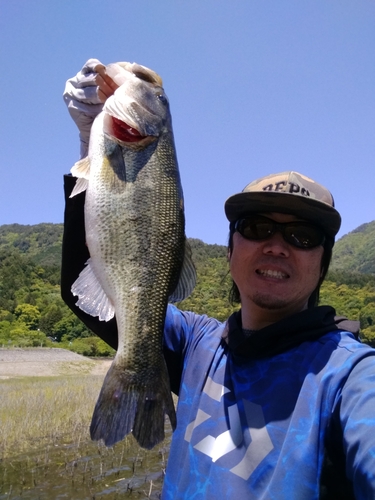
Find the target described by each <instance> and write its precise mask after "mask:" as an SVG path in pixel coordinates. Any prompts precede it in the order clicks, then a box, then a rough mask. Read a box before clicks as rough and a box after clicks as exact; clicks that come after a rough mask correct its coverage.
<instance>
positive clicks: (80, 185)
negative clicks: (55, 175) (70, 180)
mask: <svg viewBox="0 0 375 500" xmlns="http://www.w3.org/2000/svg"><path fill="white" fill-rule="evenodd" d="M70 173H71V174H72V175H73V176H74V177H77V181H76V183H75V186H74V189H73V191H72V192H71V194H70V196H69V198H73V197H74V196H76V195H77V194H79V193H82V192H83V191H86V189H87V186H88V184H89V178H90V160H89V159H88V157H87V156H86V158H83V159H82V160H79V161H77V162H76V163H75V164H74V165H73V166H72V168H71V169H70Z"/></svg>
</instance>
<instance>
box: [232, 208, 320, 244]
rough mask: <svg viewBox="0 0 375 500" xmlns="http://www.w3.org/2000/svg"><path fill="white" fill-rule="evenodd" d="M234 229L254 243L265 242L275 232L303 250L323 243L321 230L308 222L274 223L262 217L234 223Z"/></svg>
mask: <svg viewBox="0 0 375 500" xmlns="http://www.w3.org/2000/svg"><path fill="white" fill-rule="evenodd" d="M234 229H235V231H238V232H239V233H240V235H241V236H243V237H244V238H246V239H247V240H254V241H258V240H266V239H268V238H271V236H273V235H274V234H275V233H276V231H280V232H281V234H282V235H283V238H284V240H285V241H286V242H287V243H290V244H291V245H293V246H294V247H297V248H301V249H303V250H309V249H310V248H315V247H318V246H319V245H323V243H324V241H325V235H324V232H323V231H322V229H320V228H319V227H317V226H314V225H313V224H310V223H309V222H304V221H293V222H275V221H274V220H272V219H269V218H268V217H264V216H263V215H254V216H250V217H247V218H245V219H239V220H238V221H237V222H236V223H235V226H234Z"/></svg>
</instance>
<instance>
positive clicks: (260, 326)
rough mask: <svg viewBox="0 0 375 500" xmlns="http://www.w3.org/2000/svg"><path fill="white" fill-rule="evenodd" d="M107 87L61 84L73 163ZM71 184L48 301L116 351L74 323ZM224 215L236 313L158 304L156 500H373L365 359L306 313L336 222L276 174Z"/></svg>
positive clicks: (75, 250) (331, 319)
mask: <svg viewBox="0 0 375 500" xmlns="http://www.w3.org/2000/svg"><path fill="white" fill-rule="evenodd" d="M97 86H98V87H97ZM115 88H116V84H114V82H113V81H112V80H111V79H110V78H108V76H107V75H106V73H105V67H104V66H103V65H101V64H100V63H99V61H96V60H90V61H88V63H86V65H85V66H84V68H83V70H82V71H81V72H80V73H78V75H77V76H76V77H74V78H72V79H71V80H69V81H68V82H67V87H66V89H65V93H64V98H65V101H66V103H67V104H68V108H69V110H70V112H71V115H72V116H73V118H74V119H75V121H76V123H77V125H78V126H79V128H80V132H81V152H82V155H83V156H84V155H85V154H86V152H87V143H88V133H89V129H90V120H91V121H92V119H93V117H94V116H95V114H96V113H97V112H98V110H99V111H100V109H101V106H100V102H103V101H104V100H105V99H106V97H108V96H109V95H110V94H111V93H113V91H114V90H115ZM95 106H96V108H95ZM74 182H75V179H74V178H72V177H69V176H67V177H66V178H65V183H66V197H67V204H66V211H65V232H64V244H63V263H62V295H63V298H64V300H65V301H66V302H67V304H68V305H69V306H70V307H71V308H72V310H73V311H74V312H75V313H76V314H77V315H78V316H79V317H80V318H81V319H82V320H83V321H84V322H85V323H86V324H87V325H88V326H89V327H90V328H91V329H92V330H93V331H94V332H96V333H97V334H98V335H99V336H100V337H102V338H103V339H104V340H105V341H106V342H108V343H109V344H110V345H112V346H113V347H116V345H117V331H116V324H115V321H113V320H112V321H110V322H108V323H105V322H99V321H98V320H97V318H92V317H90V316H88V315H86V314H85V313H84V312H82V311H81V310H80V309H78V308H77V307H76V306H75V300H76V299H75V298H74V297H73V296H72V295H71V292H70V286H71V284H72V283H73V281H74V280H75V279H76V277H77V276H78V274H79V272H80V271H81V270H82V268H83V266H84V263H85V261H86V260H87V257H88V254H87V249H86V247H85V236H84V222H83V203H84V195H78V196H76V197H74V198H72V199H69V198H68V195H69V194H70V191H71V189H72V187H73V185H74ZM225 213H226V216H227V218H228V220H229V222H230V236H229V250H228V258H229V265H230V272H231V276H232V279H233V290H232V296H233V297H234V298H235V299H237V300H239V301H240V303H241V310H240V311H239V312H238V313H235V314H233V315H232V316H231V317H230V318H229V319H228V321H226V322H225V323H220V322H218V321H217V320H215V319H213V318H208V317H206V316H199V315H196V314H194V313H191V312H182V311H179V310H178V309H177V308H176V307H174V306H169V307H168V311H167V316H166V321H165V330H164V355H165V359H166V362H167V365H168V370H169V375H170V380H171V387H172V390H173V391H174V392H175V393H176V394H178V395H179V402H178V408H177V421H178V424H177V429H176V430H175V432H174V434H173V439H172V444H171V450H170V456H169V461H168V467H167V473H166V477H165V481H164V489H163V498H165V499H174V500H175V499H217V498H241V499H243V498H244V499H245V498H249V499H260V498H262V499H288V500H291V499H294V500H309V499H317V498H332V499H335V500H336V499H340V500H342V499H349V498H350V499H352V498H356V499H363V500H364V499H369V498H375V474H374V472H375V432H374V426H375V350H373V349H371V348H370V347H369V346H367V345H364V344H361V343H360V342H359V340H358V339H357V333H358V325H357V324H356V322H350V321H348V320H346V318H336V317H335V311H334V309H333V308H331V307H328V306H317V301H318V297H319V288H320V285H321V283H322V281H323V279H324V276H325V274H326V272H327V270H328V266H329V262H330V258H331V254H332V247H333V245H334V239H335V236H336V234H337V232H338V230H339V228H340V223H341V219H340V215H339V213H338V212H337V211H336V209H335V208H334V202H333V198H332V196H331V194H330V193H329V191H328V190H327V189H326V188H324V187H323V186H321V185H319V184H318V183H316V182H314V181H313V180H311V179H309V178H307V177H306V176H304V175H302V174H300V173H298V172H283V173H280V174H272V175H269V176H267V177H263V178H262V179H258V180H256V181H254V182H252V183H250V184H249V185H248V186H246V187H245V189H244V190H243V191H242V192H241V193H238V194H235V195H233V196H231V197H230V198H229V199H228V200H227V201H226V203H225Z"/></svg>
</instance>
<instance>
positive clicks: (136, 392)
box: [90, 364, 176, 449]
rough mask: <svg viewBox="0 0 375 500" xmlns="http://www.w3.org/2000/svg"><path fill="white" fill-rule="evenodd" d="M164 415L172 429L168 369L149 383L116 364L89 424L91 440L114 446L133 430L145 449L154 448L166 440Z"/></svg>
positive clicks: (104, 384)
mask: <svg viewBox="0 0 375 500" xmlns="http://www.w3.org/2000/svg"><path fill="white" fill-rule="evenodd" d="M165 414H167V415H168V416H169V419H170V422H171V425H172V428H173V430H174V429H175V428H176V413H175V407H174V403H173V399H172V395H171V392H170V388H169V378H168V372H167V370H166V368H165V369H164V370H162V377H160V373H159V374H158V376H154V377H152V375H151V376H150V374H148V382H146V383H145V381H144V380H142V378H141V377H140V376H139V374H138V375H136V374H134V373H130V372H127V371H126V370H121V369H119V368H118V367H116V365H114V364H113V365H112V366H111V368H110V369H109V371H108V373H107V375H106V378H105V381H104V383H103V387H102V389H101V392H100V395H99V398H98V401H97V403H96V406H95V410H94V414H93V417H92V421H91V426H90V435H91V439H93V440H94V441H97V440H100V439H103V441H104V443H105V445H106V446H113V445H114V444H115V443H117V442H118V441H121V440H122V439H124V437H125V436H126V435H128V434H130V432H132V433H133V435H134V437H135V439H136V440H137V441H138V444H139V445H140V446H141V447H142V448H146V449H151V448H153V447H154V446H155V445H156V444H158V443H160V442H161V441H163V439H164V423H165Z"/></svg>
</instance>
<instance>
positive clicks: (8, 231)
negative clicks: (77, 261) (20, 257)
mask: <svg viewBox="0 0 375 500" xmlns="http://www.w3.org/2000/svg"><path fill="white" fill-rule="evenodd" d="M62 233H63V225H62V224H36V225H33V226H26V225H21V224H8V225H3V226H0V251H9V252H10V251H11V250H18V251H19V252H20V253H21V254H25V255H26V256H28V257H30V258H31V260H32V261H33V262H35V263H36V264H42V265H43V266H48V267H50V266H52V267H53V266H60V262H61V244H62Z"/></svg>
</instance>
